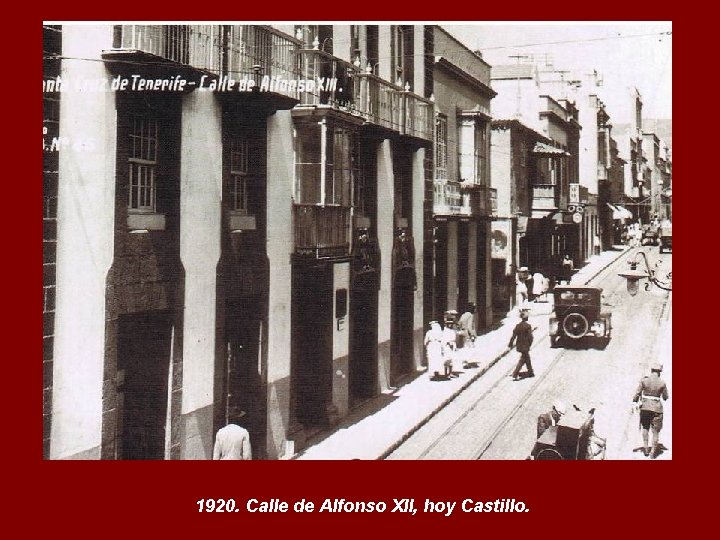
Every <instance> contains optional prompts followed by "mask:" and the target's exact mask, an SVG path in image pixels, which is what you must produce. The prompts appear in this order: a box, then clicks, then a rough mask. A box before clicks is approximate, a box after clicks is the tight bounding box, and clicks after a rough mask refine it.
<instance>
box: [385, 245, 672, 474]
mask: <svg viewBox="0 0 720 540" xmlns="http://www.w3.org/2000/svg"><path fill="white" fill-rule="evenodd" d="M643 250H644V251H645V252H646V253H648V255H649V257H650V262H651V264H655V261H656V260H657V259H658V258H660V259H662V263H661V264H662V266H661V267H662V268H663V270H664V271H667V270H671V267H672V255H671V254H662V255H660V254H659V253H658V250H657V248H654V249H653V248H652V247H651V246H646V247H644V248H643ZM635 251H637V250H631V251H630V252H628V253H627V254H625V255H624V256H623V257H620V258H619V259H618V261H617V262H615V263H614V264H612V265H610V266H609V267H608V268H607V269H606V270H604V271H603V272H602V273H600V275H598V276H597V278H595V279H594V280H593V281H592V282H591V283H590V285H594V286H598V287H602V288H603V289H604V296H605V302H606V303H607V304H609V306H606V307H609V309H610V310H611V311H612V317H613V334H612V339H611V340H610V342H609V344H608V345H607V347H605V348H604V349H601V348H594V347H595V345H594V344H592V343H590V342H585V343H583V344H582V345H580V346H579V347H574V348H572V349H571V348H557V349H552V348H550V343H549V339H548V338H547V337H546V334H547V327H546V326H545V327H543V326H542V324H541V325H540V326H539V327H538V328H537V330H536V331H535V335H536V336H537V337H538V338H540V337H541V336H542V337H541V338H540V339H536V342H535V344H534V346H533V349H532V351H531V356H532V362H533V366H534V369H535V374H536V376H535V378H527V379H521V380H520V381H517V382H515V381H513V380H512V378H511V377H510V376H509V375H510V373H511V371H512V369H513V367H514V364H515V362H516V360H517V358H518V353H517V352H514V351H513V352H512V353H511V354H509V355H507V356H506V357H505V358H503V359H501V361H499V362H498V363H497V364H496V365H495V366H493V368H491V369H490V370H488V372H487V373H486V374H485V375H484V376H483V377H480V378H479V379H478V380H477V381H475V382H474V383H473V384H472V385H470V386H469V387H468V388H467V389H466V390H465V391H464V392H463V393H462V394H460V395H459V396H458V397H457V398H456V399H454V400H453V401H451V402H450V403H449V404H448V405H447V406H446V407H445V408H443V409H442V410H441V411H440V412H439V413H438V414H436V415H435V416H434V417H433V418H432V419H431V420H430V421H429V422H428V423H427V424H426V425H424V426H423V427H422V428H421V429H419V430H418V431H417V432H415V433H414V434H413V435H412V436H411V437H410V438H408V439H407V440H406V441H405V442H404V443H403V444H402V445H400V446H399V447H398V448H397V449H396V450H395V451H394V452H393V453H392V454H390V455H389V456H388V459H491V460H492V459H495V460H497V459H525V458H526V457H527V456H528V455H529V453H530V451H531V449H532V447H533V445H534V443H535V438H536V421H537V417H538V415H539V414H541V413H543V412H546V411H547V410H549V409H550V407H551V405H552V403H553V401H555V400H558V399H559V400H561V401H563V402H565V403H566V404H567V406H568V407H571V406H572V405H577V406H578V407H580V408H581V409H583V410H587V409H589V408H591V407H595V408H596V414H595V418H596V420H595V431H596V433H597V434H598V435H599V436H601V437H605V438H607V456H606V459H645V458H644V457H643V456H642V455H641V453H640V452H637V451H634V450H635V449H636V448H638V447H639V446H640V434H639V431H638V415H637V413H636V412H633V409H632V403H631V400H632V396H633V393H634V390H635V388H636V387H637V384H638V381H639V379H640V377H641V376H642V375H644V374H646V373H647V372H648V366H649V364H650V363H651V362H652V361H654V360H659V361H660V362H662V363H664V364H665V369H664V372H663V378H664V379H665V380H666V381H667V382H668V386H669V387H670V396H671V399H670V400H669V401H668V402H667V403H666V405H665V422H664V428H663V431H662V433H661V441H662V443H663V444H664V446H665V447H666V450H665V451H664V452H663V453H662V454H661V455H660V456H659V457H658V459H670V458H671V455H672V444H671V433H672V414H671V413H672V406H671V404H672V381H671V379H670V377H671V373H672V371H671V365H670V361H671V338H670V333H671V325H670V322H669V319H670V316H671V315H670V314H671V308H672V296H671V295H672V293H669V292H666V291H663V290H660V289H658V288H656V287H652V288H651V289H650V290H649V291H645V290H642V289H641V290H640V292H639V293H638V294H637V296H635V297H632V296H630V294H628V292H627V291H626V283H625V279H623V278H622V277H619V276H618V275H617V273H618V272H620V271H622V270H625V269H626V268H627V264H626V262H625V261H626V260H627V259H628V257H630V256H632V253H634V252H635ZM543 320H544V321H545V324H547V322H546V321H547V319H546V318H543ZM585 347H587V348H585Z"/></svg>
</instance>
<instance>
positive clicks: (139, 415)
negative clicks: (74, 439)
mask: <svg viewBox="0 0 720 540" xmlns="http://www.w3.org/2000/svg"><path fill="white" fill-rule="evenodd" d="M171 336H172V320H171V317H170V313H168V312H145V313H140V314H134V315H124V316H121V317H120V319H119V321H118V373H117V378H118V411H119V412H118V426H117V433H118V435H119V441H118V446H117V448H118V456H117V457H118V459H163V458H164V455H165V423H166V418H165V415H166V412H167V389H168V367H169V365H170V349H171V347H170V340H171Z"/></svg>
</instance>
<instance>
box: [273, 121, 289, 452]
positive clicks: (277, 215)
mask: <svg viewBox="0 0 720 540" xmlns="http://www.w3.org/2000/svg"><path fill="white" fill-rule="evenodd" d="M267 141H268V142H267V178H268V183H267V215H268V229H267V254H268V260H269V263H270V276H269V278H270V279H269V287H270V292H269V296H268V343H267V358H268V360H267V363H268V365H267V453H268V457H269V458H271V459H272V458H277V457H281V456H283V455H284V454H285V451H286V447H285V444H286V442H287V440H288V433H289V428H290V366H291V362H290V359H291V356H290V351H291V345H292V343H291V336H290V330H291V328H290V308H291V300H292V296H291V293H292V290H291V283H292V267H291V264H290V253H291V251H292V246H293V228H292V217H291V211H292V197H293V178H294V171H293V168H294V166H295V160H294V152H293V122H292V117H291V115H290V111H278V112H276V113H275V114H274V115H272V116H270V117H269V118H268V126H267Z"/></svg>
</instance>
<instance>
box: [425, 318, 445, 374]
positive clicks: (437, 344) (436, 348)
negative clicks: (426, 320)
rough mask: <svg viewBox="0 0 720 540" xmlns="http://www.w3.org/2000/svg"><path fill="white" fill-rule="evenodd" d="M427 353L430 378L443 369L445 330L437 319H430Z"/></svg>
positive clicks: (426, 342) (426, 344)
mask: <svg viewBox="0 0 720 540" xmlns="http://www.w3.org/2000/svg"><path fill="white" fill-rule="evenodd" d="M425 354H427V363H428V374H429V375H430V378H431V379H432V378H433V377H438V376H439V375H440V372H441V371H443V330H442V328H441V327H440V323H438V322H437V321H430V330H428V331H427V332H426V333H425Z"/></svg>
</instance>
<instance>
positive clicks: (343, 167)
mask: <svg viewBox="0 0 720 540" xmlns="http://www.w3.org/2000/svg"><path fill="white" fill-rule="evenodd" d="M356 167H357V153H356V152H354V151H353V137H352V133H351V132H350V131H349V130H347V129H341V128H335V136H334V141H333V162H332V167H331V170H332V179H331V181H330V182H329V185H328V186H327V189H326V193H325V203H326V204H338V205H341V206H349V205H350V186H351V185H352V180H353V176H354V174H353V173H354V170H355V168H356Z"/></svg>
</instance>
